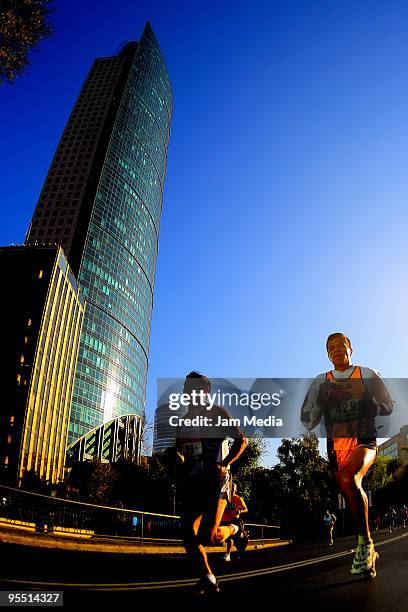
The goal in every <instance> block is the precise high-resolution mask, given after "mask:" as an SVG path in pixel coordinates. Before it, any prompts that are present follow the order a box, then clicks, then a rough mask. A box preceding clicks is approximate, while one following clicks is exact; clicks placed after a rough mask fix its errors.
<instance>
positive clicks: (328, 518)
mask: <svg viewBox="0 0 408 612" xmlns="http://www.w3.org/2000/svg"><path fill="white" fill-rule="evenodd" d="M336 521H337V519H336V517H335V516H334V514H332V513H331V512H330V510H326V514H325V515H324V517H323V522H324V524H325V526H326V529H327V533H328V536H329V546H333V544H334V542H333V529H334V526H335V524H336Z"/></svg>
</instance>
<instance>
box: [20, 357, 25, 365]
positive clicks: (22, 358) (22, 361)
mask: <svg viewBox="0 0 408 612" xmlns="http://www.w3.org/2000/svg"><path fill="white" fill-rule="evenodd" d="M20 363H24V355H20Z"/></svg>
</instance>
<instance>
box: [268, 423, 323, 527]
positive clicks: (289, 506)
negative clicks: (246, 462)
mask: <svg viewBox="0 0 408 612" xmlns="http://www.w3.org/2000/svg"><path fill="white" fill-rule="evenodd" d="M278 457H279V463H278V465H276V466H275V467H274V472H275V474H274V476H275V477H276V478H277V479H278V481H279V483H280V484H279V486H280V492H279V506H280V509H281V522H282V525H283V526H284V527H286V529H287V531H288V532H289V534H292V533H293V534H294V535H295V536H298V537H308V536H311V535H314V534H317V533H319V531H320V530H321V528H322V515H323V513H324V512H325V510H326V509H327V508H330V507H331V505H332V500H333V499H334V497H335V488H334V483H333V480H332V478H331V474H330V470H329V465H328V463H327V461H326V460H325V459H323V457H321V455H320V453H319V440H318V438H317V437H316V436H315V435H314V434H310V435H307V436H304V437H303V438H301V439H292V440H282V444H281V446H280V447H279V448H278ZM299 517H302V520H299Z"/></svg>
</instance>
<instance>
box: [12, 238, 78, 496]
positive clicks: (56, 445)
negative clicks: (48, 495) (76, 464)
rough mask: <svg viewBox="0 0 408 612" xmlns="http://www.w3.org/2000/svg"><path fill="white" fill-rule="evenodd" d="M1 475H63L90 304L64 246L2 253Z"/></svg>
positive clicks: (17, 481)
mask: <svg viewBox="0 0 408 612" xmlns="http://www.w3.org/2000/svg"><path fill="white" fill-rule="evenodd" d="M0 272H1V279H2V283H3V288H4V297H3V299H2V300H1V301H0V315H1V321H2V322H3V332H2V350H1V357H0V362H1V365H0V371H1V382H2V389H1V409H0V474H1V479H2V481H3V482H4V481H6V482H9V483H10V484H20V482H21V479H22V478H23V477H24V474H25V472H26V471H28V470H31V471H32V472H35V473H36V474H37V476H39V477H40V478H43V479H44V480H45V481H48V482H51V483H57V482H58V481H59V480H60V479H62V478H63V476H64V463H65V450H66V446H67V437H68V425H69V418H70V413H71V400H72V392H73V386H74V377H75V367H76V361H77V355H78V348H79V338H80V333H81V325H82V320H83V313H84V300H83V298H82V296H81V294H80V293H79V291H78V286H77V283H76V281H75V278H74V276H73V274H72V272H71V270H70V268H69V266H68V263H67V260H66V259H65V256H64V253H63V251H62V249H61V248H60V247H22V246H20V247H2V248H0Z"/></svg>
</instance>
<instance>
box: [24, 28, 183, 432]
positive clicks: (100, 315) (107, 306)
mask: <svg viewBox="0 0 408 612" xmlns="http://www.w3.org/2000/svg"><path fill="white" fill-rule="evenodd" d="M171 113H172V93H171V86H170V81H169V76H168V73H167V69H166V65H165V62H164V59H163V56H162V53H161V51H160V48H159V45H158V42H157V40H156V38H155V35H154V33H153V31H152V29H151V27H150V25H149V24H146V26H145V29H144V31H143V34H142V36H141V38H140V40H139V41H138V42H131V43H128V44H127V45H126V46H125V47H124V48H123V49H122V51H121V52H120V53H119V54H118V55H115V56H113V57H104V58H100V59H97V60H95V62H94V64H93V66H92V68H91V70H90V72H89V74H88V77H87V79H86V81H85V83H84V85H83V87H82V90H81V92H80V94H79V97H78V100H77V102H76V104H75V106H74V108H73V111H72V113H71V116H70V118H69V120H68V123H67V125H66V127H65V130H64V132H63V135H62V138H61V141H60V143H59V145H58V148H57V151H56V154H55V156H54V159H53V161H52V164H51V167H50V170H49V172H48V175H47V178H46V180H45V183H44V186H43V189H42V192H41V195H40V198H39V201H38V204H37V207H36V210H35V213H34V216H33V218H32V221H31V225H30V228H29V230H28V234H27V239H26V242H27V244H43V243H57V244H60V245H62V246H63V248H64V250H65V252H66V253H67V258H68V261H69V262H70V265H71V266H72V269H73V271H74V273H75V274H76V275H77V278H78V282H79V285H80V287H81V291H82V293H83V295H84V297H85V298H86V301H87V309H86V313H85V317H84V325H83V331H82V336H81V343H80V350H79V357H78V366H77V372H76V380H75V388H74V397H73V403H72V413H71V423H70V436H69V441H70V443H71V442H73V441H74V440H76V439H78V438H79V437H81V436H82V435H84V434H86V433H87V432H88V431H89V430H92V429H94V428H97V427H99V426H100V425H101V424H102V423H105V422H108V421H111V420H112V419H114V418H116V417H119V416H123V415H127V414H138V415H140V416H141V415H143V412H144V402H145V387H146V376H147V367H148V354H149V339H150V321H151V314H152V305H153V286H154V275H155V267H156V256H157V249H158V237H159V226H160V216H161V210H162V198H163V186H164V177H165V170H166V160H167V148H168V142H169V134H170V121H171Z"/></svg>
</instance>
